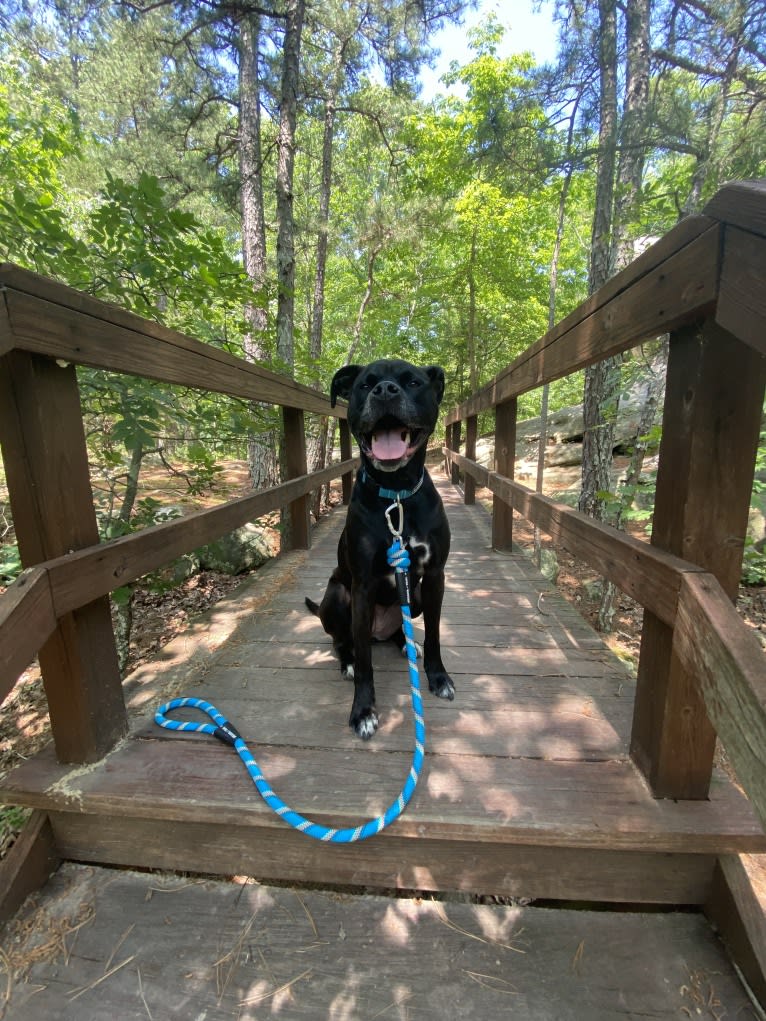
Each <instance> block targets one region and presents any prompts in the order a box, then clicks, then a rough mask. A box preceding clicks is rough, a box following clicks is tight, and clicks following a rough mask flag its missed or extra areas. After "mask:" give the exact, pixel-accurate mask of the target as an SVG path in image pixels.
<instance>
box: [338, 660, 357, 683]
mask: <svg viewBox="0 0 766 1021" xmlns="http://www.w3.org/2000/svg"><path fill="white" fill-rule="evenodd" d="M340 672H341V674H342V675H343V676H344V677H345V678H346V680H347V681H353V679H354V664H353V663H346V665H345V666H342V667H341V668H340Z"/></svg>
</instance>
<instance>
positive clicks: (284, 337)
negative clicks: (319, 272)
mask: <svg viewBox="0 0 766 1021" xmlns="http://www.w3.org/2000/svg"><path fill="white" fill-rule="evenodd" d="M305 9H306V4H305V2H304V0H287V4H286V8H285V13H286V15H287V25H286V28H285V43H284V53H283V57H282V83H281V89H280V104H279V140H278V153H277V359H278V362H279V369H280V370H281V371H283V372H287V373H288V374H289V375H292V374H293V373H294V371H295V347H294V339H293V331H294V326H295V236H294V235H295V224H294V220H293V170H294V167H295V124H296V120H297V112H298V85H299V79H300V49H301V33H302V31H303V15H304V13H305ZM279 467H280V476H281V478H282V479H285V478H286V477H287V450H286V447H285V436H284V430H283V431H282V432H281V433H280V440H279ZM280 536H281V548H282V549H283V550H284V549H290V546H291V535H290V516H289V513H285V512H283V513H282V528H281V533H280Z"/></svg>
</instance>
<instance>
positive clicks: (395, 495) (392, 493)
mask: <svg viewBox="0 0 766 1021" xmlns="http://www.w3.org/2000/svg"><path fill="white" fill-rule="evenodd" d="M359 477H360V478H361V480H362V482H363V483H365V484H366V485H370V486H375V487H376V489H377V490H378V496H379V497H380V498H381V500H406V499H407V497H409V496H414V495H415V493H417V491H418V490H419V489H420V487H421V486H422V485H423V480H424V479H425V477H426V473H425V469H423V472H422V474H421V476H420V478H419V479H418V481H417V482H416V483H415V485H414V486H413V487H412V489H385V488H384V487H383V486H379V485H378V483H377V482H375V480H374V479H371V478H370V476H369V475H368V474H367V471H366V470H365V469H364V468H362V469H361V471H360V472H359Z"/></svg>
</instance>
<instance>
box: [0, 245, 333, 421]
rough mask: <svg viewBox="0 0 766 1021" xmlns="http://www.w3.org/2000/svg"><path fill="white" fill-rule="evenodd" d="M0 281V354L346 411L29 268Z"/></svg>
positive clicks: (2, 268) (2, 269) (11, 270)
mask: <svg viewBox="0 0 766 1021" xmlns="http://www.w3.org/2000/svg"><path fill="white" fill-rule="evenodd" d="M0 283H2V284H3V298H4V306H5V309H6V315H5V316H4V317H3V319H2V320H0V327H3V326H4V327H5V328H4V329H2V330H1V332H0V354H4V353H5V352H6V351H11V350H13V349H14V348H18V349H20V350H25V351H30V352H36V353H37V354H41V355H47V356H48V357H49V358H56V359H64V360H66V361H68V362H71V363H72V364H73V365H92V366H95V367H97V368H103V369H108V370H110V371H113V372H129V373H133V374H134V375H137V376H145V377H148V378H149V379H158V380H161V381H163V382H166V383H175V384H178V385H180V386H191V387H198V388H199V389H202V390H214V391H216V392H221V393H227V394H230V395H232V396H236V397H242V398H244V399H246V400H253V401H263V402H264V403H267V404H281V405H282V406H284V407H292V408H298V409H303V410H305V411H314V412H318V413H319V414H323V415H334V416H336V417H344V416H345V414H346V407H345V403H341V404H338V405H337V406H336V408H335V409H331V408H330V402H329V400H328V399H327V397H325V396H323V395H322V394H320V393H318V392H317V391H316V390H313V389H312V388H311V387H309V386H304V385H303V384H301V383H297V382H296V381H295V380H293V379H289V378H288V377H287V376H280V375H279V374H278V373H276V372H270V371H269V370H268V369H264V368H262V367H261V366H259V365H252V364H250V363H248V362H246V361H244V360H243V359H241V358H236V357H235V356H234V355H230V354H228V352H226V351H220V350H218V349H217V348H214V347H212V346H211V345H210V344H204V343H202V341H199V340H195V339H194V338H193V337H188V336H185V335H184V334H182V333H177V332H176V331H175V330H171V329H168V328H167V327H165V326H162V325H160V324H159V323H155V322H153V321H152V320H151V319H142V318H141V317H140V316H137V315H134V314H133V313H131V312H127V311H126V310H125V309H121V308H119V307H117V306H116V305H112V304H109V303H108V302H104V301H100V300H99V299H98V298H94V297H92V296H91V295H88V294H84V293H82V292H81V291H76V290H75V289H74V288H71V287H66V286H65V285H63V284H60V283H57V282H55V281H53V280H48V279H46V278H45V277H41V276H38V275H37V274H36V273H32V272H30V271H29V270H25V269H21V268H20V267H18V266H13V265H11V264H9V263H3V264H0Z"/></svg>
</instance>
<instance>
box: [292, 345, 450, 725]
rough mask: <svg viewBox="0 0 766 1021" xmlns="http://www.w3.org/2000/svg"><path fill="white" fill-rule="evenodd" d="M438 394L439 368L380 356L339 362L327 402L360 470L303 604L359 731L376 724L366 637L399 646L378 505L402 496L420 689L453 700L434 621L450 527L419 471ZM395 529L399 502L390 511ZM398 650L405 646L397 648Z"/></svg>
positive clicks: (386, 536)
mask: <svg viewBox="0 0 766 1021" xmlns="http://www.w3.org/2000/svg"><path fill="white" fill-rule="evenodd" d="M443 394H444V372H443V370H442V369H440V368H438V367H437V366H434V365H432V366H429V367H428V368H426V369H420V368H417V367H416V366H414V365H410V364H409V362H403V361H398V360H390V361H389V360H383V361H377V362H372V364H371V365H367V366H361V365H346V366H344V368H342V369H338V371H337V372H336V373H335V376H334V377H333V381H332V386H331V388H330V401H331V403H332V405H333V407H334V406H335V403H336V401H337V399H338V397H345V398H348V402H349V403H348V424H349V427H350V429H351V432H352V433H353V435H354V437H355V438H356V441H357V443H358V444H359V449H360V451H361V455H362V466H361V469H360V470H359V472H358V474H357V477H356V483H355V485H354V490H353V493H352V496H351V503H350V505H349V508H348V516H347V519H346V526H345V528H344V529H343V533H342V535H341V537H340V542H339V543H338V566H337V567H336V568H335V570H334V571H333V573H332V575H331V577H330V581H329V582H328V585H327V591H326V592H325V594H324V598H323V599H322V603H321V605H320V606H317V604H316V603H315V602H313V601H312V600H310V599H307V600H306V605H307V606H308V608H309V609H310V610H311V611H312V612H313V613H316V614H318V615H319V618H320V619H321V621H322V625H323V627H324V629H325V631H326V632H327V633H328V634H329V635H331V636H332V639H333V646H334V648H335V651H336V652H337V654H338V656H339V658H340V669H341V673H342V674H343V675H344V676H346V677H349V678H353V680H354V703H353V706H352V708H351V717H350V719H349V725H350V726H351V727H353V728H354V730H355V731H356V733H357V734H358V735H359V737H361V738H364V739H367V738H370V737H372V735H373V734H374V733H375V731H376V730H377V729H378V717H377V713H376V712H375V686H374V684H373V675H372V659H371V654H370V645H371V640H372V639H377V640H379V641H383V640H385V639H388V638H392V639H394V640H395V641H397V642H398V644H399V646H400V648H402V649H403V647H404V633H403V631H402V616H401V612H400V609H399V597H398V595H397V589H396V583H395V581H394V571H393V569H392V568H391V567H389V565H388V562H387V559H386V550H387V549H388V547H389V546H390V545H391V543H392V541H393V540H392V535H391V532H390V530H389V526H388V523H387V521H386V515H385V511H386V508H387V507H389V506H390V505H391V504H392V503H396V501H397V495H398V498H399V500H400V501H401V505H400V506H401V509H402V516H403V519H404V520H403V530H402V538H403V541H404V542H405V544H406V546H407V547H408V549H409V553H410V569H409V583H410V584H409V588H410V609H411V613H412V616H413V617H416V616H418V615H419V614H420V613H421V612H422V614H423V621H424V624H425V642H424V646H423V665H424V667H425V672H426V675H427V677H428V687H429V688H430V690H431V691H432V692H433V693H434V694H435V695H438V696H439V697H440V698H447V699H453V698H454V697H455V686H454V684H453V683H452V680H451V678H450V677H449V675H448V674H447V672H446V671H445V669H444V664H443V663H442V658H441V648H440V643H439V621H440V617H441V607H442V597H443V595H444V564H445V561H446V560H447V554H448V553H449V544H450V531H449V525H448V523H447V516H446V514H445V513H444V507H443V505H442V501H441V498H440V497H439V494H438V493H437V492H436V488H435V487H434V484H433V482H432V481H431V477H430V475H429V474H428V472H427V471H426V469H425V459H426V442H427V440H428V437H429V436H430V435H431V433H432V432H433V430H434V427H435V425H436V419H437V415H438V409H439V402H440V401H441V399H442V396H443ZM391 516H392V519H393V522H394V525H395V526H396V527H397V528H401V527H402V525H401V524H400V523H399V521H398V520H397V518H398V515H397V510H396V509H394V510H393V511H392V514H391ZM403 651H404V649H403Z"/></svg>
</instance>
